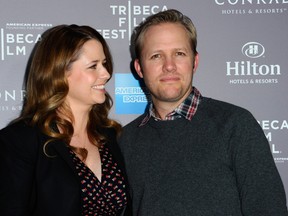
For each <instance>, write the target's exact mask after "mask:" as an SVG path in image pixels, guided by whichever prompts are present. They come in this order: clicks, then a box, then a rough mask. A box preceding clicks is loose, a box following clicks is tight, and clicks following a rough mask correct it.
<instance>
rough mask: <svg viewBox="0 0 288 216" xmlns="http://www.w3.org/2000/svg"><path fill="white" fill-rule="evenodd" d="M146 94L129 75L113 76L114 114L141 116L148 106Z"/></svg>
mask: <svg viewBox="0 0 288 216" xmlns="http://www.w3.org/2000/svg"><path fill="white" fill-rule="evenodd" d="M147 94H148V92H147V90H146V88H145V87H144V86H140V83H139V81H138V80H136V79H135V77H134V76H133V75H132V74H131V73H116V74H115V98H116V99H115V106H116V111H115V112H116V114H143V113H144V111H145V109H146V107H147V104H148V100H147V97H146V95H147Z"/></svg>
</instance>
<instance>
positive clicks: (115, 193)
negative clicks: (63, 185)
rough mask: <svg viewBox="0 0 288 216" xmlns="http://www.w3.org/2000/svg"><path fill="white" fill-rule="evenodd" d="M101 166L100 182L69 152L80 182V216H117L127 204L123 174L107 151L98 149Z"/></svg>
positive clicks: (102, 147) (106, 149)
mask: <svg viewBox="0 0 288 216" xmlns="http://www.w3.org/2000/svg"><path fill="white" fill-rule="evenodd" d="M99 153H100V157H101V166H102V180H101V182H100V181H99V180H98V178H97V177H96V176H95V174H94V173H93V172H92V171H91V170H90V169H89V168H88V167H87V166H86V164H85V163H83V162H82V161H81V160H80V158H79V157H77V156H76V154H75V153H74V152H73V151H72V150H70V154H71V156H72V159H73V162H74V164H75V166H76V170H77V172H78V176H79V178H80V182H81V198H82V215H84V216H91V215H97V216H104V215H105V216H106V215H117V212H118V211H119V210H121V209H122V208H124V207H125V205H126V204H127V193H126V185H125V182H124V177H123V173H122V172H121V169H120V168H119V166H118V164H117V163H116V162H115V161H114V159H113V157H112V154H111V152H110V151H109V149H108V148H107V147H106V146H105V145H102V146H101V147H100V148H99Z"/></svg>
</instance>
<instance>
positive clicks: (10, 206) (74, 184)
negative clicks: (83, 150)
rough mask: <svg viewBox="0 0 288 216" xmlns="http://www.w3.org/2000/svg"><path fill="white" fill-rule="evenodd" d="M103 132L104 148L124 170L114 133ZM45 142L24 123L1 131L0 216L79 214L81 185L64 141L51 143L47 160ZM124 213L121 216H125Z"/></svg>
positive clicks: (45, 137) (41, 135)
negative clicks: (106, 134) (106, 137)
mask: <svg viewBox="0 0 288 216" xmlns="http://www.w3.org/2000/svg"><path fill="white" fill-rule="evenodd" d="M105 133H108V134H109V137H110V138H111V139H110V141H109V142H108V143H107V146H108V147H109V149H110V150H111V152H112V155H113V157H114V159H115V160H116V162H117V163H118V164H119V166H120V167H122V170H123V168H124V164H123V160H122V156H121V154H120V150H119V148H118V145H117V143H116V134H115V132H114V131H113V130H112V129H111V130H110V129H107V130H106V131H105ZM47 139H48V137H47V136H46V135H44V134H43V133H41V132H40V131H39V129H38V128H36V127H30V126H28V125H27V124H25V123H24V121H20V122H17V123H14V124H12V125H9V126H8V127H6V128H4V129H2V130H1V131H0V175H1V176H0V215H1V216H20V215H21V216H22V215H23V216H24V215H25V216H36V215H37V216H38V215H39V216H58V215H59V216H66V215H67V216H80V215H81V201H80V198H81V195H80V182H79V179H78V177H77V173H76V170H75V165H74V164H73V161H72V159H71V156H70V154H69V151H68V148H67V147H66V146H65V144H64V143H63V142H59V141H54V142H51V143H49V144H48V145H47V148H46V153H48V154H49V155H50V157H47V155H45V154H44V151H43V146H44V143H45V142H46V141H47ZM123 171H124V170H123ZM127 195H128V191H127ZM124 211H125V210H124ZM124 211H123V212H122V213H121V214H120V215H126V214H124ZM127 214H128V213H127Z"/></svg>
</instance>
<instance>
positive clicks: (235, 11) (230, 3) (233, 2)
mask: <svg viewBox="0 0 288 216" xmlns="http://www.w3.org/2000/svg"><path fill="white" fill-rule="evenodd" d="M214 3H215V4H216V5H217V6H218V7H219V8H221V14H222V15H226V16H227V15H228V16H229V15H230V16H231V15H239V16H241V15H242V16H245V15H251V14H255V15H259V14H267V15H272V14H283V13H287V11H288V10H287V6H288V5H287V4H288V0H277V1H272V0H214ZM263 6H265V7H263Z"/></svg>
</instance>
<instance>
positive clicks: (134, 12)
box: [97, 1, 168, 40]
mask: <svg viewBox="0 0 288 216" xmlns="http://www.w3.org/2000/svg"><path fill="white" fill-rule="evenodd" d="M135 2H136V1H135ZM135 2H133V1H127V3H125V4H120V5H117V4H116V5H110V11H111V14H110V15H111V16H110V17H111V19H113V18H114V17H115V22H113V24H112V25H110V28H105V29H97V31H99V32H100V33H101V34H102V36H103V37H104V38H105V39H106V40H108V39H113V40H119V39H128V40H130V37H131V35H132V33H133V29H134V28H135V27H136V26H138V25H139V23H140V22H142V21H143V20H145V18H146V17H147V16H149V15H152V14H156V13H158V12H160V11H164V10H167V9H168V8H167V6H166V5H156V4H155V5H149V4H148V5H138V4H137V3H135Z"/></svg>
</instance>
